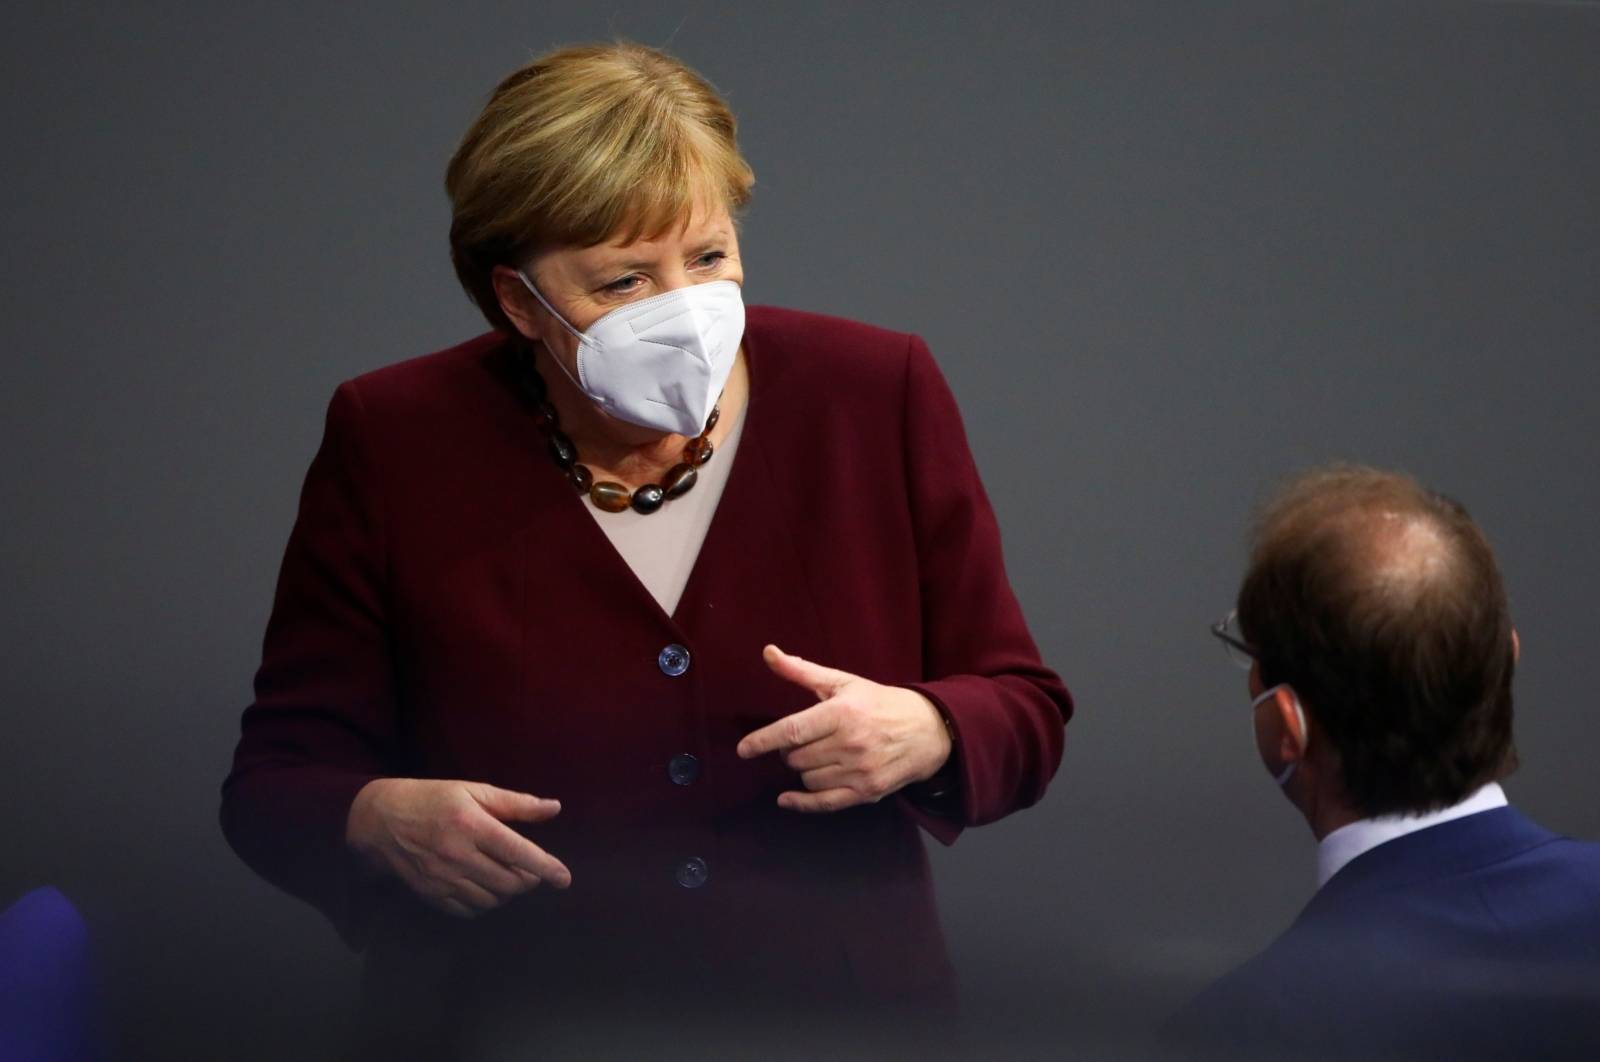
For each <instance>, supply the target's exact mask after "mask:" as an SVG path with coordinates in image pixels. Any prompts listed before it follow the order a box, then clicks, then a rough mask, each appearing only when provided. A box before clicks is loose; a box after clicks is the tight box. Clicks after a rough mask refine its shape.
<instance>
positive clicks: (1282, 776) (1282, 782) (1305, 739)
mask: <svg viewBox="0 0 1600 1062" xmlns="http://www.w3.org/2000/svg"><path fill="white" fill-rule="evenodd" d="M1282 688H1283V687H1282V684H1281V683H1280V684H1279V685H1277V686H1273V687H1272V688H1271V689H1265V690H1262V691H1261V694H1260V696H1258V697H1256V698H1255V699H1254V700H1252V701H1251V702H1250V712H1251V718H1252V719H1253V718H1254V716H1255V710H1256V708H1257V707H1258V706H1260V704H1261V703H1262V702H1263V701H1265V700H1266V699H1267V698H1269V697H1271V696H1272V695H1273V694H1274V693H1277V692H1278V690H1280V689H1282ZM1289 697H1290V699H1291V700H1292V701H1293V702H1294V714H1295V719H1296V720H1297V721H1298V722H1299V723H1300V736H1299V740H1298V741H1296V742H1295V743H1296V744H1297V745H1299V746H1300V755H1301V756H1302V757H1303V756H1305V754H1306V749H1307V748H1309V747H1310V745H1311V731H1310V730H1309V729H1308V728H1307V727H1306V713H1305V710H1304V709H1303V708H1301V707H1300V698H1299V697H1297V696H1295V692H1294V690H1290V691H1289ZM1299 766H1300V761H1299V760H1290V761H1289V763H1288V765H1287V766H1285V767H1284V768H1283V770H1281V771H1279V772H1278V773H1277V774H1275V775H1273V776H1272V780H1273V781H1275V782H1277V783H1278V786H1279V788H1282V787H1283V786H1286V785H1288V784H1289V779H1291V778H1293V777H1294V772H1295V769H1296V768H1297V767H1299Z"/></svg>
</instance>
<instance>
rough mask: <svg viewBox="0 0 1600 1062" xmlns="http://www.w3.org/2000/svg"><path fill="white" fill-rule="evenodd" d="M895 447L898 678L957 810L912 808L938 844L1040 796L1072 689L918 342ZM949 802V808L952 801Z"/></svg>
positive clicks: (951, 406) (946, 393) (946, 394)
mask: <svg viewBox="0 0 1600 1062" xmlns="http://www.w3.org/2000/svg"><path fill="white" fill-rule="evenodd" d="M903 424H904V430H905V439H904V454H905V461H906V478H907V484H908V487H909V491H910V501H911V515H912V522H913V526H914V529H915V541H916V551H917V566H918V571H919V577H920V581H921V590H922V625H923V626H922V640H923V674H924V676H925V680H924V681H922V682H919V683H911V684H907V687H908V688H910V689H915V690H917V691H918V692H919V693H922V694H923V695H924V696H926V697H927V698H928V699H929V700H931V701H933V703H934V704H935V706H937V707H938V708H939V710H940V712H941V713H942V714H943V715H944V717H945V719H946V721H947V722H948V723H949V725H950V728H951V731H952V733H953V735H954V753H953V756H954V758H955V764H954V773H955V778H956V781H957V783H958V786H959V798H960V799H959V811H957V812H956V813H955V815H953V816H951V817H945V816H940V815H934V814H929V813H928V812H927V810H926V809H925V808H919V807H918V806H917V804H916V802H915V801H913V800H908V801H906V803H907V804H908V805H909V806H910V809H911V813H912V814H913V815H914V816H915V817H916V818H917V819H918V821H919V822H920V823H921V824H922V825H923V826H924V828H926V829H927V830H928V831H929V832H930V833H932V834H933V835H934V836H935V837H937V838H938V839H939V840H940V841H942V842H944V843H945V844H950V843H952V842H953V841H954V840H955V838H956V836H957V835H958V834H959V833H960V832H961V828H962V826H978V825H982V824H984V823H987V822H993V821H994V820H996V819H999V818H1001V817H1003V816H1005V815H1008V814H1010V813H1011V812H1013V811H1017V810H1019V809H1021V808H1025V807H1028V806H1030V805H1032V804H1034V803H1035V802H1037V801H1038V800H1039V799H1040V797H1042V796H1043V795H1044V791H1045V787H1046V786H1047V785H1048V784H1049V782H1050V779H1051V777H1052V776H1054V774H1055V772H1056V768H1057V767H1058V766H1060V763H1061V751H1062V744H1063V740H1064V737H1065V726H1066V721H1067V719H1068V718H1069V717H1070V716H1071V714H1072V698H1071V696H1070V695H1069V694H1068V692H1067V689H1066V687H1065V686H1064V685H1062V682H1061V679H1060V678H1059V677H1058V676H1057V675H1056V674H1055V672H1053V671H1051V670H1050V669H1049V668H1047V667H1045V666H1044V664H1043V663H1041V662H1040V659H1039V650H1038V648H1037V646H1035V645H1034V642H1033V638H1032V636H1031V635H1030V634H1029V633H1028V628H1027V623H1026V621H1025V620H1024V619H1023V615H1022V608H1021V606H1020V605H1018V603H1017V599H1016V596H1015V595H1014V594H1013V593H1012V592H1011V585H1010V583H1009V582H1008V581H1007V579H1006V571H1005V562H1004V560H1003V558H1002V555H1001V547H1000V528H999V526H998V524H997V523H996V522H995V517H994V510H993V509H992V508H991V507H990V505H989V498H988V495H987V494H986V493H985V492H984V489H983V483H982V482H981V481H980V480H979V478H978V470H977V467H976V465H975V464H974V462H973V459H972V454H971V451H970V450H969V449H968V447H967V438H966V431H965V429H964V428H963V426H962V423H961V413H960V411H959V410H958V409H957V408H956V402H955V397H954V396H953V395H952V394H951V393H950V388H949V386H948V385H947V384H946V383H945V380H944V377H943V376H942V375H941V374H940V372H939V369H938V366H937V365H935V364H934V361H933V357H932V355H931V354H930V353H929V352H928V348H927V345H926V344H925V343H923V341H922V340H921V339H920V338H918V337H916V336H912V337H911V339H910V349H909V351H908V356H907V362H906V381H905V410H904V420H903ZM953 810H954V809H953Z"/></svg>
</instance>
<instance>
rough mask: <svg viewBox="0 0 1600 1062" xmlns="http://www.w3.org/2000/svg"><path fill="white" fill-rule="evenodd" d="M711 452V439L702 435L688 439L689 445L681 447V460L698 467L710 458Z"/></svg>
mask: <svg viewBox="0 0 1600 1062" xmlns="http://www.w3.org/2000/svg"><path fill="white" fill-rule="evenodd" d="M713 452H714V451H713V448H712V446H711V440H710V439H708V438H706V437H705V436H704V435H702V436H700V437H699V438H698V439H690V440H689V445H687V446H685V447H684V448H683V460H684V463H686V464H690V465H693V466H695V467H696V468H699V467H700V466H701V465H703V464H705V463H706V462H707V461H709V460H711V455H712V453H713Z"/></svg>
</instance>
